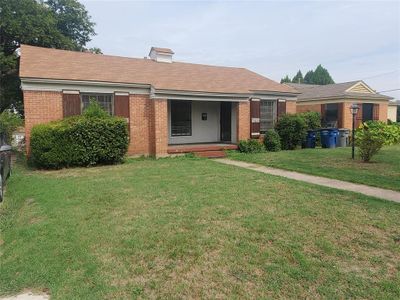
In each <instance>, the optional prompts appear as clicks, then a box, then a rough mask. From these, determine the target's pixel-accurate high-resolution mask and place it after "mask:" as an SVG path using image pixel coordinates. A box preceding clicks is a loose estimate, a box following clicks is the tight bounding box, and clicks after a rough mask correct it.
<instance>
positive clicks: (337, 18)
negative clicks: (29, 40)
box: [81, 0, 400, 99]
mask: <svg viewBox="0 0 400 300" xmlns="http://www.w3.org/2000/svg"><path fill="white" fill-rule="evenodd" d="M81 2H82V3H83V4H84V5H85V6H86V8H87V9H88V11H89V14H90V15H91V16H92V19H93V21H94V22H96V32H97V36H96V37H94V38H93V41H92V42H91V43H90V44H89V46H97V47H100V48H101V49H102V51H103V53H104V54H110V55H120V56H129V57H144V56H146V55H147V54H148V52H149V50H150V47H151V46H158V47H168V48H171V49H172V50H174V52H175V55H174V60H176V61H185V62H193V63H204V64H214V65H226V66H237V67H245V68H248V69H250V70H253V71H255V72H258V73H260V74H262V75H264V76H266V77H268V78H271V79H273V80H276V81H280V79H281V78H282V77H284V76H285V75H286V74H288V75H289V76H290V77H293V76H294V75H295V74H296V72H297V70H298V69H301V70H302V71H303V75H304V74H305V73H306V72H307V71H308V70H310V69H315V67H316V66H317V65H318V64H322V65H323V66H324V67H325V68H327V69H328V70H329V72H330V74H331V76H332V77H333V79H334V80H335V82H343V81H350V80H358V79H363V80H365V82H367V83H368V84H369V85H370V86H371V87H372V88H373V89H375V90H377V91H386V90H393V89H400V1H313V2H306V1H224V2H222V1H193V2H192V1H175V2H171V1H160V2H155V1H112V0H108V1H95V0H85V1H84V0H81ZM385 94H387V95H389V96H392V97H395V98H396V99H400V90H398V91H394V92H386V93H385Z"/></svg>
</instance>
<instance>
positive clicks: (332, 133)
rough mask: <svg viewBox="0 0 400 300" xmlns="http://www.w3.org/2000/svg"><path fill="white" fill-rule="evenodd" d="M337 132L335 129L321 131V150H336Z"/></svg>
mask: <svg viewBox="0 0 400 300" xmlns="http://www.w3.org/2000/svg"><path fill="white" fill-rule="evenodd" d="M338 136H339V131H338V130H337V129H336V128H326V129H321V146H322V148H336V140H337V138H338Z"/></svg>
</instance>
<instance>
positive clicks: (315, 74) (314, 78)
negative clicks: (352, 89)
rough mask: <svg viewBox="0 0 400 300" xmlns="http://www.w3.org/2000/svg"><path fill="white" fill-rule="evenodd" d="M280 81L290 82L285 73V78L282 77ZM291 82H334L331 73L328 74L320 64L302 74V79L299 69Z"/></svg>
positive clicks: (323, 83)
mask: <svg viewBox="0 0 400 300" xmlns="http://www.w3.org/2000/svg"><path fill="white" fill-rule="evenodd" d="M284 80H289V81H284ZM282 82H290V79H289V77H288V76H287V75H286V77H285V78H282V80H281V83H282ZM291 82H293V83H305V84H319V85H325V84H332V83H335V82H334V81H333V79H332V77H331V75H330V74H329V72H328V70H327V69H325V68H324V67H322V66H321V65H318V66H317V67H316V68H315V70H314V71H313V70H310V71H308V72H307V73H306V75H305V76H304V79H303V74H302V73H301V70H299V71H298V72H297V74H296V76H294V77H293V80H292V81H291Z"/></svg>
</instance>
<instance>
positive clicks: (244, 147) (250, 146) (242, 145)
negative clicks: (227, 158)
mask: <svg viewBox="0 0 400 300" xmlns="http://www.w3.org/2000/svg"><path fill="white" fill-rule="evenodd" d="M238 147H239V151H240V152H243V153H260V152H264V151H265V149H264V145H263V144H261V143H260V142H259V140H255V139H248V140H241V141H240V142H239V145H238Z"/></svg>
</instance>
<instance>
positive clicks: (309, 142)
mask: <svg viewBox="0 0 400 300" xmlns="http://www.w3.org/2000/svg"><path fill="white" fill-rule="evenodd" d="M316 139H317V134H316V131H315V130H307V136H306V140H305V142H304V148H315V142H316Z"/></svg>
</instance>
